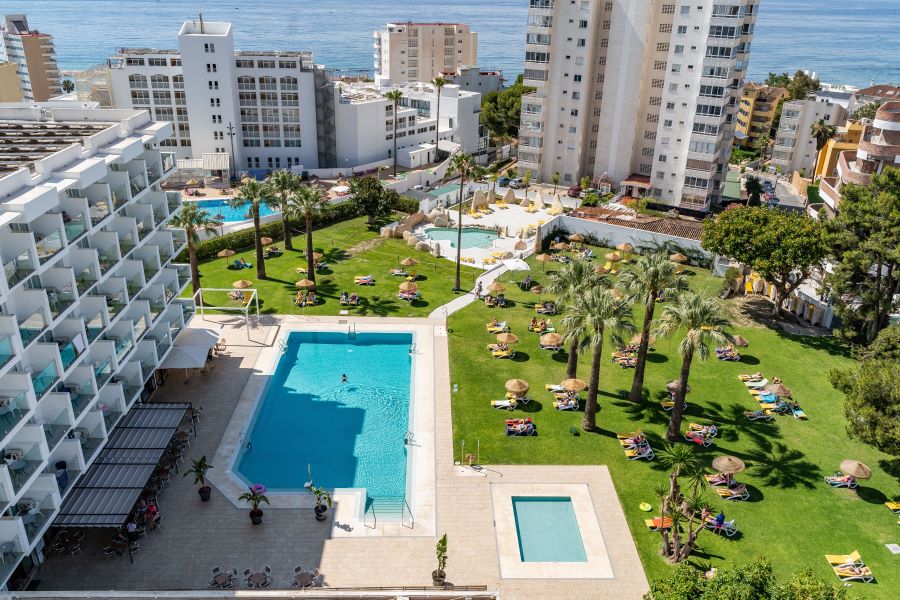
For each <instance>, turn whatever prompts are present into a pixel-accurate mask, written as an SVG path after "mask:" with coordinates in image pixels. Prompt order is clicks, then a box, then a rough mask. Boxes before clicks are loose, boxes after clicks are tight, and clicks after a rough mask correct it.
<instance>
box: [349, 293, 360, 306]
mask: <svg viewBox="0 0 900 600" xmlns="http://www.w3.org/2000/svg"><path fill="white" fill-rule="evenodd" d="M350 304H351V305H356V304H359V294H350Z"/></svg>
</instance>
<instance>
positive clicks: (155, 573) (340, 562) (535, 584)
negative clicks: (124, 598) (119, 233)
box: [17, 316, 648, 600]
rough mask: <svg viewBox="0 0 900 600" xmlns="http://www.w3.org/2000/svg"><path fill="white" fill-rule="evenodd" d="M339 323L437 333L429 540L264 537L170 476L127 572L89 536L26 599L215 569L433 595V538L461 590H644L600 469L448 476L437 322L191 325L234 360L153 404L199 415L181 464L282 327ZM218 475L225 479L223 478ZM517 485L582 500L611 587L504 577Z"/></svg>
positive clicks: (279, 319) (190, 581)
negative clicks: (507, 494)
mask: <svg viewBox="0 0 900 600" xmlns="http://www.w3.org/2000/svg"><path fill="white" fill-rule="evenodd" d="M338 320H340V321H344V322H357V323H360V324H363V323H372V322H376V323H377V324H378V325H379V326H382V327H383V326H391V325H397V326H410V325H414V326H416V327H417V328H419V327H424V328H428V329H430V330H431V331H432V332H433V361H434V369H433V371H434V375H433V382H431V383H432V384H433V390H434V391H433V393H434V432H435V435H434V448H435V457H434V458H435V471H434V474H435V510H436V513H435V519H436V522H435V532H436V535H427V536H411V537H410V536H391V535H380V536H364V537H355V536H352V535H351V536H337V535H335V534H334V527H335V526H336V524H335V523H334V522H333V521H332V520H331V519H329V520H328V521H327V522H325V523H320V522H317V521H315V519H314V516H313V513H312V510H311V509H310V508H304V507H297V508H265V517H264V524H263V525H261V526H256V527H254V526H252V525H251V524H250V520H249V519H248V517H247V509H246V508H239V507H238V506H236V505H235V504H234V502H232V499H231V498H230V497H225V496H224V495H223V494H222V493H221V492H220V491H219V490H218V489H216V488H215V487H214V488H213V492H212V500H211V501H210V502H208V503H201V502H200V499H199V498H198V496H197V492H196V487H195V486H194V485H193V482H192V481H191V480H190V478H183V477H181V476H180V475H176V476H175V477H174V478H173V480H172V483H171V484H170V485H169V486H168V487H167V488H166V489H165V490H164V491H163V493H162V495H161V498H160V514H161V515H162V517H163V520H162V524H163V528H162V529H161V530H159V531H154V532H152V533H150V534H149V535H148V536H147V538H146V539H145V540H144V541H143V542H142V548H141V551H140V552H139V553H138V554H137V555H136V556H135V557H134V563H133V564H131V563H130V562H129V559H128V556H127V555H126V556H125V557H121V558H120V557H112V558H106V557H104V556H103V553H102V548H103V547H104V546H105V545H107V544H108V543H109V539H110V536H111V533H112V532H111V530H108V529H89V530H87V537H86V540H85V542H84V543H83V552H82V554H79V555H76V556H74V557H73V556H68V555H66V556H53V557H49V558H48V559H47V561H46V562H45V563H44V565H43V566H42V567H41V569H40V572H39V573H38V575H37V576H36V580H38V587H37V590H38V591H37V592H26V593H24V594H23V595H22V596H21V597H33V598H40V597H41V591H43V590H75V591H78V590H204V589H206V587H207V582H208V580H209V578H210V576H211V570H212V569H213V567H216V566H219V567H222V568H225V569H231V568H236V569H238V571H239V572H242V571H243V570H244V569H247V568H250V569H253V570H257V569H262V568H263V567H264V566H266V565H268V566H270V567H271V568H272V574H273V579H274V582H273V586H272V589H273V590H277V589H286V588H287V586H288V585H289V582H290V580H291V578H292V577H293V572H294V568H295V567H296V566H303V567H305V568H307V569H312V568H319V569H320V570H321V572H322V573H324V575H325V583H326V584H327V585H328V586H330V587H331V588H349V587H357V586H367V587H368V586H389V587H396V586H430V584H431V571H432V570H433V569H434V568H435V565H434V544H435V542H436V537H437V536H439V535H441V534H443V533H446V534H447V537H448V540H449V560H448V565H447V574H448V582H451V583H453V584H455V585H485V586H487V588H488V589H489V590H497V591H499V594H500V597H501V598H504V599H505V598H529V599H530V598H557V599H562V600H568V599H572V600H575V599H582V598H599V597H602V598H606V597H614V598H616V599H617V600H632V599H634V600H637V599H639V598H641V596H642V595H643V593H644V592H646V591H647V589H648V583H647V579H646V577H645V575H644V571H643V568H642V566H641V562H640V559H639V557H638V554H637V550H636V548H635V546H634V542H633V540H632V538H631V534H630V532H629V529H628V525H627V523H626V521H625V517H624V514H623V512H622V508H621V505H620V504H619V500H618V497H617V496H616V492H615V488H614V486H613V484H612V480H611V479H610V476H609V472H608V470H607V469H606V467H604V466H602V465H596V466H550V465H541V466H528V465H500V466H490V465H488V466H484V467H482V468H480V469H478V470H472V469H469V468H467V467H461V466H459V465H457V464H455V463H454V448H453V431H452V426H451V423H452V421H451V407H450V401H451V384H450V374H449V358H448V338H447V336H446V330H445V328H444V323H445V321H444V319H396V318H382V319H371V318H370V319H366V318H353V317H305V318H304V317H289V316H276V317H273V316H264V317H262V319H261V320H260V322H259V323H254V322H253V320H252V319H251V324H252V326H251V327H250V329H249V331H247V330H245V328H244V320H243V318H242V317H230V316H215V317H213V316H207V317H206V319H205V320H204V319H201V318H200V317H197V318H196V319H194V321H193V322H192V324H191V326H192V327H209V328H212V329H216V330H219V331H220V332H221V333H222V335H223V337H224V338H225V340H226V342H227V345H228V355H227V356H224V357H222V358H220V359H217V361H216V362H217V364H216V366H215V369H214V370H213V372H212V374H211V375H210V376H208V377H207V378H205V379H204V378H200V377H192V378H191V382H190V383H189V384H183V383H182V381H183V378H182V377H179V376H177V375H174V376H172V377H169V378H168V380H167V381H166V384H165V385H164V386H163V387H162V388H161V389H160V390H159V392H157V395H156V398H155V399H156V400H160V401H190V402H193V403H194V405H195V406H202V412H201V417H200V423H199V430H198V435H197V437H195V438H194V439H193V440H191V445H190V447H189V448H188V450H187V453H186V456H185V459H186V463H188V464H189V461H190V459H194V458H198V457H199V456H201V455H204V454H205V455H207V456H209V457H212V456H215V453H216V451H217V449H218V448H219V445H220V443H221V442H222V440H223V436H224V433H225V431H226V427H227V424H228V423H229V421H231V419H232V417H233V415H234V413H235V408H236V407H237V406H238V403H239V401H240V398H241V396H242V394H243V393H244V389H245V387H246V386H247V384H248V382H249V381H250V380H251V378H259V377H261V375H260V373H259V371H258V370H257V368H256V365H257V362H258V360H259V358H260V355H261V353H263V352H266V351H270V349H271V348H272V346H273V344H275V341H276V340H277V339H278V338H279V337H280V336H281V334H282V331H283V330H284V329H285V327H286V326H288V325H289V324H294V323H304V324H317V323H320V322H324V323H333V322H336V321H338ZM520 441H521V442H523V443H527V442H528V440H527V439H523V440H520ZM457 451H458V449H457ZM456 458H457V459H458V458H459V457H456ZM180 468H181V469H182V470H183V469H184V467H183V466H182V467H180ZM215 468H216V469H222V470H223V471H224V470H225V469H226V468H227V465H226V464H216V465H215ZM518 485H522V486H533V485H563V486H579V487H580V488H583V489H585V490H586V492H587V494H588V496H589V498H590V503H591V504H592V505H593V511H594V513H595V515H596V519H597V526H598V527H599V529H600V531H601V534H602V544H603V549H602V550H603V551H604V552H605V553H606V555H607V556H608V559H609V564H610V566H611V570H612V577H611V578H587V579H578V578H541V577H540V575H541V573H539V572H535V573H534V578H528V573H527V572H526V573H524V575H525V576H526V577H525V578H504V577H503V573H502V570H501V560H502V559H501V550H500V548H499V545H498V537H497V528H496V527H495V520H496V513H497V511H501V512H502V511H505V510H506V508H504V505H503V503H501V504H500V505H499V506H498V505H497V504H496V503H495V496H494V490H495V489H498V486H503V488H504V489H515V487H517V486H518ZM509 486H512V488H510V487H509ZM509 510H511V507H509ZM340 512H341V507H340V506H337V507H336V508H335V510H333V511H330V514H332V518H333V515H334V514H335V513H337V514H340ZM338 521H339V523H338V525H339V524H340V519H338ZM551 571H552V568H551ZM521 574H522V573H520V575H521ZM551 574H552V573H551ZM558 574H559V573H556V575H558ZM219 594H221V592H219ZM244 594H245V595H247V596H249V595H252V593H247V592H244ZM463 595H465V594H464V593H463ZM17 596H18V594H17ZM73 597H75V596H73Z"/></svg>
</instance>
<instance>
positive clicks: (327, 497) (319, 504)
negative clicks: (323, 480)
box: [306, 481, 331, 521]
mask: <svg viewBox="0 0 900 600" xmlns="http://www.w3.org/2000/svg"><path fill="white" fill-rule="evenodd" d="M306 488H307V489H308V490H309V491H311V492H312V493H313V494H315V495H316V508H315V509H314V510H315V512H316V521H324V520H325V518H326V517H325V513H326V512H328V509H329V508H331V494H330V493H328V490H325V489H324V488H320V487H317V486H315V485H313V483H312V481H307V482H306Z"/></svg>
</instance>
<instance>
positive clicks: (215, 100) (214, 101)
mask: <svg viewBox="0 0 900 600" xmlns="http://www.w3.org/2000/svg"><path fill="white" fill-rule="evenodd" d="M209 105H210V106H211V107H213V108H217V107H219V106H221V105H222V104H221V102H220V100H219V99H218V98H210V99H209Z"/></svg>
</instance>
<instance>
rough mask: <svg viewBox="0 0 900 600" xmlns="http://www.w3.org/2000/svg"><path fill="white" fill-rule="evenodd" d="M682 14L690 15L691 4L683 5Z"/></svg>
mask: <svg viewBox="0 0 900 600" xmlns="http://www.w3.org/2000/svg"><path fill="white" fill-rule="evenodd" d="M681 14H682V15H689V14H691V7H690V6H682V7H681Z"/></svg>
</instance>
